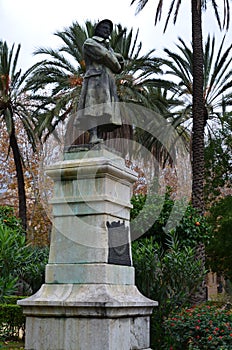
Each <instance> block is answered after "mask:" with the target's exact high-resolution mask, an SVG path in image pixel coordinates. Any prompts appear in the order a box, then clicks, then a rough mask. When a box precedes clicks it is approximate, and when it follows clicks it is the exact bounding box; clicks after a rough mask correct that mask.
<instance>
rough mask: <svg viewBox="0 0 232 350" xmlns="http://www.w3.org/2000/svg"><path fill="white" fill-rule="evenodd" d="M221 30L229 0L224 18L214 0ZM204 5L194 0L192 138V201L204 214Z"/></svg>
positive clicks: (173, 7)
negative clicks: (202, 18)
mask: <svg viewBox="0 0 232 350" xmlns="http://www.w3.org/2000/svg"><path fill="white" fill-rule="evenodd" d="M135 2H137V3H138V7H137V12H139V11H141V10H142V9H143V8H144V7H145V6H146V4H147V3H148V0H132V1H131V5H132V4H134V3H135ZM211 3H212V6H213V9H214V12H215V16H216V19H217V22H218V24H219V27H220V29H222V28H223V27H226V29H228V26H229V18H230V16H229V15H230V5H229V0H225V1H224V18H223V22H221V20H220V16H219V12H218V5H217V1H216V0H211ZM180 5H181V0H172V1H171V4H170V7H169V10H168V15H167V18H166V22H165V26H164V31H165V30H166V28H167V25H168V22H169V20H170V17H171V15H172V14H173V22H174V24H175V23H176V19H177V16H178V12H179V8H180ZM162 7H163V0H157V7H156V14H155V24H157V22H158V21H159V20H160V19H161V15H162ZM202 8H203V9H206V8H207V0H191V12H192V44H193V67H192V70H193V106H192V109H193V128H192V133H193V139H192V174H193V182H192V203H193V206H194V207H195V208H197V209H198V210H199V212H200V213H202V214H203V212H204V195H203V186H204V124H205V123H204V120H205V116H204V113H205V109H204V100H203V43H202V20H201V15H202Z"/></svg>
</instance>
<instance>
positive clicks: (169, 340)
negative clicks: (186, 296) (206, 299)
mask: <svg viewBox="0 0 232 350" xmlns="http://www.w3.org/2000/svg"><path fill="white" fill-rule="evenodd" d="M164 325H165V329H166V347H165V349H172V350H182V349H189V350H190V349H194V350H203V349H205V350H210V349H212V350H213V349H214V350H230V349H231V345H232V326H231V325H232V314H231V312H229V311H227V310H225V309H219V308H218V307H217V306H209V305H201V306H197V307H192V308H188V309H183V310H182V311H181V312H178V313H173V314H172V316H171V317H170V318H169V319H168V320H166V321H164Z"/></svg>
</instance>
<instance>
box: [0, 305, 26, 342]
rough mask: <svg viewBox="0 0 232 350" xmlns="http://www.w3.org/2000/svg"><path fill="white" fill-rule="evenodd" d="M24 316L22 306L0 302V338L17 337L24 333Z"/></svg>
mask: <svg viewBox="0 0 232 350" xmlns="http://www.w3.org/2000/svg"><path fill="white" fill-rule="evenodd" d="M25 322H26V318H25V316H24V315H23V312H22V308H21V307H20V306H19V305H15V304H0V340H4V341H5V340H13V339H18V338H19V335H20V332H22V333H23V334H24V331H25Z"/></svg>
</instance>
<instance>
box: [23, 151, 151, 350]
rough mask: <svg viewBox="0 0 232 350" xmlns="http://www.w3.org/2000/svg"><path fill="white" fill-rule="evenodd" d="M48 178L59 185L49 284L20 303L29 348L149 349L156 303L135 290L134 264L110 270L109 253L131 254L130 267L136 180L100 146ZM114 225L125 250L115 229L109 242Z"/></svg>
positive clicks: (68, 157) (69, 159) (75, 155)
mask: <svg viewBox="0 0 232 350" xmlns="http://www.w3.org/2000/svg"><path fill="white" fill-rule="evenodd" d="M47 173H48V175H49V176H50V177H51V178H52V179H53V180H54V196H53V199H52V205H53V214H54V222H53V230H52V237H51V246H50V254H49V262H48V265H47V266H46V280H45V284H44V285H43V286H42V287H41V289H40V290H39V291H38V292H37V293H36V294H35V295H33V296H31V297H29V298H27V299H25V300H21V301H19V302H18V303H19V305H22V306H23V310H24V314H25V315H26V345H25V349H27V350H119V349H120V350H131V349H149V327H150V315H151V313H152V309H153V307H154V306H155V305H157V303H156V302H154V301H151V300H149V299H147V298H145V297H144V296H143V295H141V294H140V293H139V291H138V290H137V288H136V287H135V285H134V268H133V267H132V264H128V263H127V266H126V265H123V264H118V263H113V264H112V262H111V263H109V251H110V249H115V252H116V254H119V257H118V258H119V260H120V259H121V255H120V254H122V255H123V254H127V255H128V254H129V256H127V257H126V258H127V259H125V261H127V262H128V261H132V259H131V249H130V230H129V210H130V208H131V205H130V198H131V185H132V183H133V182H134V181H135V180H136V177H135V174H134V173H133V172H132V171H131V170H130V169H128V168H126V167H125V165H124V160H123V159H122V158H121V157H119V156H117V155H115V154H114V153H111V152H109V151H108V150H106V149H105V148H104V147H103V146H101V145H98V146H97V149H94V150H88V149H83V150H80V149H79V150H78V152H71V151H69V152H66V153H65V156H64V160H63V161H61V162H58V163H56V164H54V165H52V166H50V168H49V169H48V171H47ZM111 223H116V226H117V225H120V227H123V231H122V232H121V233H120V235H121V234H122V236H121V238H120V242H118V245H119V248H120V247H122V248H123V249H118V247H117V244H116V242H117V228H116V229H115V231H112V232H111V234H114V235H115V234H116V236H115V237H114V239H113V240H112V239H109V233H110V231H109V226H110V224H111ZM115 238H116V239H115ZM110 242H111V244H112V242H114V244H115V247H112V246H110ZM124 247H126V248H127V249H124ZM125 252H126V253H125ZM115 261H118V260H115ZM123 261H124V260H123V259H122V263H123ZM129 265H131V266H129Z"/></svg>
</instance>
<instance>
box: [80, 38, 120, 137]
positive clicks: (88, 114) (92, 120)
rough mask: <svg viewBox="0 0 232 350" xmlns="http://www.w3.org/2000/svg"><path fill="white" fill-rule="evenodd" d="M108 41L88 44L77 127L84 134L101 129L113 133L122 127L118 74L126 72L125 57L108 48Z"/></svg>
mask: <svg viewBox="0 0 232 350" xmlns="http://www.w3.org/2000/svg"><path fill="white" fill-rule="evenodd" d="M107 46H108V44H107V43H106V42H105V39H103V38H101V37H97V36H94V37H93V38H89V39H87V40H86V41H85V43H84V45H83V55H84V60H85V64H86V74H85V77H84V82H83V86H82V90H81V95H80V101H79V105H78V111H77V118H76V121H75V124H76V125H77V127H79V128H80V129H82V130H89V129H90V128H92V127H94V126H99V125H101V129H102V130H106V131H111V130H114V129H115V128H116V127H118V126H120V125H121V124H122V121H121V117H120V113H119V108H118V105H117V103H116V102H118V96H117V89H116V85H115V78H114V73H119V72H121V70H122V66H121V63H120V62H119V61H120V59H121V60H122V56H121V55H119V54H116V53H114V51H113V50H112V48H110V47H107Z"/></svg>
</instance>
